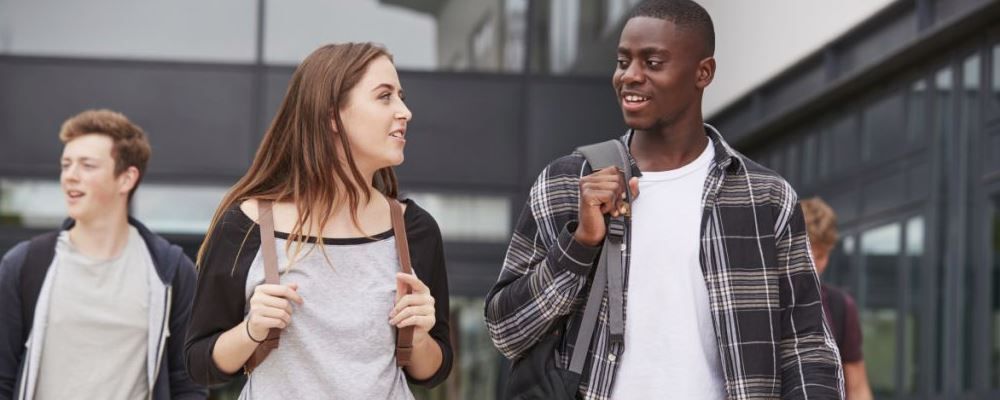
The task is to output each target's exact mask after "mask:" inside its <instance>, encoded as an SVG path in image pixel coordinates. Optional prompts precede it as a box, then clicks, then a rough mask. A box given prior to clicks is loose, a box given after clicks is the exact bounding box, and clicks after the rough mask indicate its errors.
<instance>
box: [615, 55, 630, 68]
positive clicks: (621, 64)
mask: <svg viewBox="0 0 1000 400" xmlns="http://www.w3.org/2000/svg"><path fill="white" fill-rule="evenodd" d="M617 62H618V68H621V69H625V68H628V60H627V59H624V58H619V59H618V61H617Z"/></svg>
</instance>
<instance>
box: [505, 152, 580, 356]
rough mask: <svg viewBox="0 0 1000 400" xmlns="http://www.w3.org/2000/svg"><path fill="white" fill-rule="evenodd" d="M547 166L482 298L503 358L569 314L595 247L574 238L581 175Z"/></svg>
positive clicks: (517, 353) (519, 352) (522, 348)
mask: <svg viewBox="0 0 1000 400" xmlns="http://www.w3.org/2000/svg"><path fill="white" fill-rule="evenodd" d="M553 169H554V168H553V167H552V166H551V165H550V166H549V167H547V168H546V169H545V170H543V171H542V173H541V174H540V175H539V177H538V179H537V180H536V182H535V184H534V185H533V186H532V188H531V193H530V196H529V199H528V204H526V205H525V207H524V210H523V211H522V212H521V216H520V218H519V220H518V223H517V226H516V228H515V232H514V235H513V237H512V238H511V242H510V245H509V246H508V248H507V255H506V257H505V258H504V263H503V269H502V270H501V272H500V277H499V278H498V280H497V283H496V284H495V285H494V286H493V288H492V289H490V292H489V294H488V295H487V297H486V325H487V326H488V327H489V331H490V337H491V338H492V339H493V344H494V345H495V346H496V348H497V349H498V350H500V352H501V353H503V355H504V356H506V357H507V358H510V359H514V358H518V357H520V356H521V355H522V354H524V352H525V351H527V350H528V349H530V348H531V346H533V345H534V344H535V343H537V342H538V340H540V339H541V338H542V337H543V335H545V334H546V333H547V332H549V331H550V329H551V327H552V326H553V324H554V323H555V322H556V320H557V319H558V318H559V317H561V316H564V315H567V314H569V313H570V312H571V311H572V309H573V306H574V303H576V302H577V300H578V297H579V294H580V292H581V291H582V289H583V287H584V285H585V284H586V282H587V275H588V273H589V272H590V270H591V265H592V263H593V261H594V259H595V258H596V256H597V253H598V251H599V250H600V248H599V247H590V246H585V245H583V244H581V243H579V242H577V241H576V240H575V239H574V237H573V234H574V231H575V230H576V223H575V222H574V221H571V220H572V219H574V218H575V217H576V215H577V210H578V207H579V205H578V200H579V188H578V184H579V175H576V174H573V173H560V172H554V171H553Z"/></svg>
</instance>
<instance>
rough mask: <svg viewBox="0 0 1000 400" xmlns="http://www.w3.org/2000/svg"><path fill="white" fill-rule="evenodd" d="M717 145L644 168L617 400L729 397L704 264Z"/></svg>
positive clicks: (636, 204) (635, 209)
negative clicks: (706, 202) (661, 167)
mask: <svg viewBox="0 0 1000 400" xmlns="http://www.w3.org/2000/svg"><path fill="white" fill-rule="evenodd" d="M714 156H715V149H714V148H713V146H712V144H711V142H709V144H708V146H706V148H705V150H704V151H703V152H702V153H701V155H700V156H698V158H697V159H695V160H694V161H693V162H691V163H689V164H687V165H685V166H683V167H681V168H678V169H675V170H670V171H662V172H643V173H642V177H640V178H639V197H637V198H636V199H635V201H634V202H633V204H632V231H631V234H632V240H631V261H630V267H629V276H628V293H627V301H626V308H625V350H624V352H623V353H622V356H621V358H620V360H621V365H620V366H619V368H618V373H617V376H616V377H615V384H614V390H613V392H612V398H613V399H617V400H627V399H661V398H662V399H725V397H726V390H725V379H724V378H723V374H722V366H721V362H720V359H719V348H718V343H717V341H716V339H715V328H714V327H713V325H712V314H711V312H710V309H709V302H708V289H707V288H706V285H705V279H704V276H703V274H702V272H701V262H700V261H699V254H700V251H699V250H700V243H701V217H702V201H701V198H702V191H703V187H704V184H705V180H706V178H707V177H708V168H709V164H711V161H712V158H713V157H714Z"/></svg>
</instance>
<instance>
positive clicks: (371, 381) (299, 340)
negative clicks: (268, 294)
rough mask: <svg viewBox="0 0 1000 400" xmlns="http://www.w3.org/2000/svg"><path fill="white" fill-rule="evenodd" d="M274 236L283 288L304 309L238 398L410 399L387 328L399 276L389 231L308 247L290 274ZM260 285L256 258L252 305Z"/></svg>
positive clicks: (295, 315)
mask: <svg viewBox="0 0 1000 400" xmlns="http://www.w3.org/2000/svg"><path fill="white" fill-rule="evenodd" d="M277 236H278V237H277V238H276V246H277V254H278V269H279V271H280V272H281V283H288V282H295V283H298V285H299V289H298V292H299V295H301V296H302V299H303V301H304V304H302V305H297V304H295V305H293V308H294V310H293V312H292V322H291V323H290V324H289V325H288V327H287V328H285V330H284V331H283V332H282V334H281V343H280V345H279V347H278V348H277V349H275V350H274V351H273V352H271V354H270V355H269V356H268V357H267V359H265V360H264V362H263V363H262V364H261V365H260V366H258V367H257V369H255V370H254V372H253V373H252V374H251V376H250V377H248V379H247V384H246V385H245V386H244V387H243V391H242V393H240V399H406V400H409V399H413V395H412V394H411V393H410V389H409V387H408V386H407V383H406V376H405V375H404V373H403V370H402V369H401V368H399V367H397V366H396V359H395V341H396V335H395V330H394V329H393V327H392V325H389V312H390V311H392V307H393V304H394V302H395V299H396V297H395V296H396V277H395V275H396V273H397V272H399V270H400V269H399V257H398V255H397V254H396V241H395V238H393V237H392V232H391V231H389V232H384V233H382V234H379V235H376V236H375V237H374V239H375V240H374V241H372V240H370V239H333V240H331V239H325V240H324V245H323V246H315V245H314V244H312V243H306V244H305V245H304V246H303V248H302V252H301V253H300V255H299V260H298V261H297V262H296V263H295V265H294V266H292V268H291V270H290V271H287V272H286V269H287V265H288V255H287V254H286V253H285V243H286V241H285V239H283V237H285V235H283V234H282V233H278V234H277ZM291 251H294V244H293V247H292V250H291ZM324 251H325V252H326V257H324V255H323V252H324ZM263 282H264V261H263V258H262V257H261V254H260V251H258V252H257V255H256V257H255V258H254V260H253V263H252V264H251V265H250V271H249V274H248V276H247V283H246V298H247V300H249V299H250V296H251V295H252V294H253V290H254V288H255V287H256V286H257V285H259V284H261V283H263ZM247 307H248V308H247V310H246V311H249V301H248V303H247Z"/></svg>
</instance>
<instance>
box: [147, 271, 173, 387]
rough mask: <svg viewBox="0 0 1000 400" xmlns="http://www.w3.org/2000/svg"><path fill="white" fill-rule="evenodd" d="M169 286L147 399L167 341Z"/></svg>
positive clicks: (158, 371) (168, 287)
mask: <svg viewBox="0 0 1000 400" xmlns="http://www.w3.org/2000/svg"><path fill="white" fill-rule="evenodd" d="M171 289H172V288H171V286H170V285H167V293H166V296H165V297H166V302H165V303H164V305H163V308H164V310H163V319H162V320H161V321H160V344H159V345H158V346H157V347H156V364H155V366H154V367H153V383H151V384H150V385H149V397H148V398H149V400H152V399H153V388H154V387H155V386H156V380H157V378H158V377H159V374H160V364H161V363H162V361H163V350H164V348H165V347H166V346H164V344H165V343H164V342H166V341H167V318H168V317H169V316H170V300H171V295H172V292H171Z"/></svg>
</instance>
